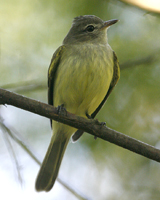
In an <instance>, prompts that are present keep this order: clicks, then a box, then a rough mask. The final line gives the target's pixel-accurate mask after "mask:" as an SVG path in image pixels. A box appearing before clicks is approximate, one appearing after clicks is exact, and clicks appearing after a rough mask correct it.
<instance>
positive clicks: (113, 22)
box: [102, 19, 119, 29]
mask: <svg viewBox="0 0 160 200" xmlns="http://www.w3.org/2000/svg"><path fill="white" fill-rule="evenodd" d="M118 21H119V20H118V19H111V20H108V21H105V22H104V24H103V26H102V29H104V28H108V27H109V26H111V25H113V24H115V23H117V22H118Z"/></svg>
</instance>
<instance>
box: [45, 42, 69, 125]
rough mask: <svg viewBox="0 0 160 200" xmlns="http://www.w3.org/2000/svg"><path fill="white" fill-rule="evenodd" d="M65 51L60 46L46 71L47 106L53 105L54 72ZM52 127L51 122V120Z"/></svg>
mask: <svg viewBox="0 0 160 200" xmlns="http://www.w3.org/2000/svg"><path fill="white" fill-rule="evenodd" d="M64 49H65V46H64V45H62V46H60V47H59V48H58V49H57V50H56V51H55V53H54V54H53V56H52V59H51V63H50V66H49V69H48V104H50V105H53V103H54V102H53V90H54V81H55V76H56V71H57V68H58V65H59V63H60V61H61V57H62V53H63V51H64ZM51 126H52V120H51Z"/></svg>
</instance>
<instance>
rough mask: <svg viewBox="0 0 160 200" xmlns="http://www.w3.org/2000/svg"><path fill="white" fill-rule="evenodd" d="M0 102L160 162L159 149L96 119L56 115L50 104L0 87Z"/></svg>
mask: <svg viewBox="0 0 160 200" xmlns="http://www.w3.org/2000/svg"><path fill="white" fill-rule="evenodd" d="M0 104H9V105H13V106H15V107H18V108H21V109H24V110H27V111H30V112H33V113H35V114H39V115H41V116H44V117H47V118H50V119H53V120H56V121H58V122H61V123H64V124H67V125H70V126H73V127H75V128H77V129H81V130H84V131H86V132H88V133H90V134H91V135H94V136H96V137H99V138H101V139H104V140H106V141H108V142H111V143H114V144H116V145H118V146H121V147H123V148H125V149H128V150H130V151H133V152H135V153H137V154H140V155H142V156H145V157H147V158H150V159H152V160H155V161H157V162H160V150H159V149H157V148H155V147H153V146H150V145H148V144H145V143H143V142H141V141H138V140H136V139H134V138H131V137H129V136H127V135H124V134H122V133H120V132H118V131H115V130H112V129H110V128H108V127H106V126H102V125H101V123H99V122H98V121H96V120H91V119H90V120H88V119H86V118H83V117H80V116H76V115H74V114H71V113H69V112H67V114H66V115H65V116H64V115H58V113H57V108H55V107H53V106H51V105H48V104H45V103H42V102H39V101H35V100H33V99H29V98H26V97H23V96H21V95H18V94H15V93H12V92H9V91H7V90H3V89H0Z"/></svg>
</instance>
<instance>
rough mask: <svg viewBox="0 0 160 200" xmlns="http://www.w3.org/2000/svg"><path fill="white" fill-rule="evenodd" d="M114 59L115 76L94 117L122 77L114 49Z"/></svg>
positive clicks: (74, 136)
mask: <svg viewBox="0 0 160 200" xmlns="http://www.w3.org/2000/svg"><path fill="white" fill-rule="evenodd" d="M113 60H114V68H113V78H112V81H111V84H110V87H109V90H108V91H107V94H106V96H105V97H104V99H103V101H102V102H101V103H100V105H99V106H98V107H97V109H96V110H95V111H94V112H93V113H92V114H91V118H92V119H93V118H94V117H95V116H96V115H97V113H98V112H99V111H100V109H101V108H102V106H103V105H104V103H105V102H106V100H107V98H108V97H109V95H110V93H111V92H112V90H113V88H114V86H115V85H116V83H117V82H118V80H119V78H120V68H119V62H118V59H117V56H116V54H115V52H114V51H113ZM83 132H84V131H83V130H77V131H76V132H75V133H74V135H73V136H72V140H73V141H76V140H78V139H79V138H80V137H81V135H82V134H83Z"/></svg>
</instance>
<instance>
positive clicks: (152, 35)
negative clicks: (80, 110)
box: [0, 0, 160, 200]
mask: <svg viewBox="0 0 160 200" xmlns="http://www.w3.org/2000/svg"><path fill="white" fill-rule="evenodd" d="M0 4H1V6H0V24H1V27H0V75H1V76H0V77H1V78H0V85H1V86H4V87H5V85H6V88H8V89H11V90H13V91H16V89H17V88H19V87H21V90H19V91H20V93H21V94H24V95H26V96H29V97H32V98H35V99H38V100H41V101H44V102H46V101H47V70H48V66H49V63H50V60H51V56H52V54H53V52H54V51H55V49H56V48H57V47H58V46H59V45H61V43H62V40H63V38H64V36H65V35H66V33H67V32H68V30H69V28H70V26H71V22H72V19H73V18H74V17H76V16H78V15H84V14H94V15H97V16H99V17H101V18H102V19H104V20H108V19H112V18H117V19H119V20H120V21H119V22H118V23H117V24H116V25H114V26H113V27H111V28H110V29H109V30H108V38H109V44H110V45H111V46H112V48H113V49H114V51H115V52H116V54H117V56H118V59H119V62H120V66H123V64H125V63H128V68H125V69H123V68H122V70H121V78H120V81H119V82H118V84H117V86H116V87H115V89H114V91H113V92H112V94H111V96H110V97H109V99H108V101H107V103H106V105H105V106H104V107H103V109H102V110H101V112H100V113H99V115H98V116H97V118H98V119H99V120H100V121H105V122H106V124H107V126H109V127H111V128H113V129H115V130H118V131H120V132H122V133H124V134H127V135H129V136H131V137H134V138H136V139H138V140H141V141H144V142H146V143H149V144H151V145H153V146H157V147H159V146H160V145H159V144H160V143H159V140H160V133H159V130H160V106H159V100H160V89H159V85H160V79H159V77H160V64H159V63H160V57H159V54H160V36H159V34H160V17H159V15H154V14H153V13H152V14H151V13H147V12H146V11H143V10H140V9H136V8H135V7H131V6H128V5H126V4H124V3H121V2H120V1H116V0H114V1H107V0H100V1H97V0H92V1H91V0H79V1H73V0H68V1H65V0H60V1H56V0H48V1H44V0H39V1H31V0H24V1H20V0H6V1H3V0H0ZM149 56H152V58H153V59H151V60H150V61H148V62H144V63H143V62H142V63H141V64H139V65H137V63H136V60H137V59H139V60H141V59H142V61H143V58H147V57H149ZM134 62H135V65H134V64H132V66H130V63H134ZM23 82H25V84H23ZM17 83H18V86H16V87H12V84H17ZM8 84H10V86H8V87H7V85H8ZM22 85H23V86H22ZM36 85H38V86H39V85H40V86H39V87H36ZM27 86H29V87H28V89H27V90H26V89H25V87H27ZM30 86H31V87H30ZM33 86H35V88H34V87H33ZM33 88H34V89H33ZM17 91H18V89H17ZM14 112H15V114H14V115H15V116H17V115H19V113H18V114H16V112H17V110H16V111H14ZM18 112H20V111H18ZM20 115H21V117H20V118H21V119H19V118H18V119H17V120H16V119H15V118H14V117H13V118H14V120H13V121H12V120H11V121H10V122H9V123H10V124H14V126H15V127H16V129H18V130H20V131H21V133H22V134H24V135H26V136H28V137H29V140H30V141H31V143H32V144H33V145H35V148H36V149H37V151H40V150H39V146H41V145H42V146H43V145H44V143H45V148H46V147H47V144H48V141H46V142H45V139H44V138H45V137H48V138H49V134H50V132H49V130H50V127H49V122H48V120H46V119H45V120H44V118H42V119H40V117H39V118H38V119H37V120H36V119H34V120H29V119H28V118H27V119H26V117H24V121H23V116H24V115H25V113H24V112H22V114H20ZM2 116H3V115H2ZM18 120H22V124H21V123H19V121H18ZM42 121H43V122H42ZM24 123H25V125H24ZM24 126H25V128H26V129H25V130H24ZM45 134H46V135H45ZM47 134H48V135H47ZM48 140H49V139H48ZM79 145H80V147H79V148H78V149H81V148H84V149H85V152H87V153H86V154H87V155H88V157H86V159H92V162H93V163H94V165H93V166H92V165H91V166H90V165H88V166H90V167H88V172H87V176H90V175H89V173H92V171H93V170H95V169H98V172H97V173H96V174H95V177H94V179H93V180H94V182H92V181H91V182H90V181H89V179H88V178H87V177H86V178H85V179H84V180H85V181H84V182H81V185H82V187H80V189H81V188H84V186H85V185H86V184H89V185H90V188H89V189H88V190H90V192H89V191H88V190H87V191H85V190H84V191H85V192H87V195H89V196H91V197H92V198H93V199H95V198H94V197H96V199H99V200H100V199H104V200H105V199H122V200H125V199H126V200H128V199H130V200H132V199H133V200H134V199H137V200H138V199H145V200H150V199H157V200H158V199H159V198H160V192H159V191H160V190H159V188H160V179H159V172H160V165H159V164H157V163H155V162H153V161H150V160H149V159H146V158H143V157H141V156H139V155H136V154H134V153H132V152H129V151H127V150H125V149H122V148H120V147H117V146H115V145H113V144H109V143H108V142H105V141H102V140H100V139H97V140H94V139H93V137H92V136H90V135H89V134H84V136H83V137H82V138H81V139H80V140H79ZM70 146H72V145H69V147H68V148H69V149H70V148H71V149H72V150H73V151H69V150H68V155H69V158H68V163H69V162H73V161H70V160H72V159H78V158H77V156H76V155H75V154H76V148H77V144H74V145H73V147H70ZM44 151H45V150H44ZM79 151H80V152H81V150H79ZM73 152H74V153H73ZM44 153H45V152H44ZM81 156H84V151H82V155H81ZM75 157H76V158H75ZM75 162H76V161H75ZM77 162H78V161H77ZM81 164H82V165H83V167H84V165H85V163H81ZM86 165H87V163H86ZM74 166H75V168H78V170H77V173H81V166H76V164H74ZM93 168H94V169H93ZM62 169H63V168H62ZM72 170H73V169H72ZM106 170H109V172H110V174H111V179H112V181H111V185H110V187H111V188H112V189H110V192H108V191H106V192H105V191H104V190H105V188H106V187H108V185H109V184H110V182H108V181H107V180H108V179H107V180H106V176H105V173H106ZM68 173H70V175H71V171H69V172H68ZM103 174H104V175H103ZM75 176H76V175H75ZM93 176H94V175H93ZM87 179H88V180H87ZM105 180H106V181H105ZM78 181H79V180H77V182H78ZM86 181H88V182H86ZM98 181H99V182H98ZM92 184H93V185H92ZM87 187H88V186H87ZM102 188H103V191H102ZM62 190H63V189H62ZM82 190H83V189H82ZM42 199H45V198H42ZM63 199H66V197H64V198H63Z"/></svg>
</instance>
